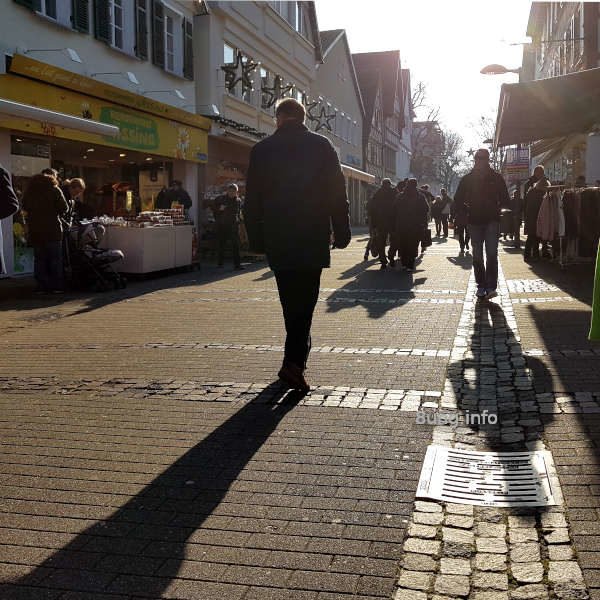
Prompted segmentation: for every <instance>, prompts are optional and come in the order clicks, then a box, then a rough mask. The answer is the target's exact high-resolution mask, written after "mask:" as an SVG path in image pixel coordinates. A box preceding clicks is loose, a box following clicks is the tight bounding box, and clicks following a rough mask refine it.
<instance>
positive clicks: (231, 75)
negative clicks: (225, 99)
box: [221, 50, 243, 92]
mask: <svg viewBox="0 0 600 600" xmlns="http://www.w3.org/2000/svg"><path fill="white" fill-rule="evenodd" d="M240 65H241V66H242V69H243V63H242V53H241V52H240V51H239V50H238V51H237V53H236V55H235V63H231V64H228V65H223V66H222V67H221V71H224V72H225V85H226V86H227V91H228V92H232V91H233V90H234V89H235V86H236V85H237V84H238V82H239V81H241V80H242V74H241V73H240ZM242 72H243V71H242Z"/></svg>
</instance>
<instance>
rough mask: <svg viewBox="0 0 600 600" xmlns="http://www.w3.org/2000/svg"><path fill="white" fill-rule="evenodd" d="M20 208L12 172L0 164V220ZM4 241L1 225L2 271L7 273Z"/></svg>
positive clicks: (0, 253)
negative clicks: (13, 184) (12, 180)
mask: <svg viewBox="0 0 600 600" xmlns="http://www.w3.org/2000/svg"><path fill="white" fill-rule="evenodd" d="M18 210H19V199H18V198H17V194H16V193H15V190H14V189H13V186H12V182H11V179H10V173H9V172H8V171H7V170H6V169H5V168H4V167H3V166H2V165H0V220H1V219H6V218H7V217H10V216H12V215H14V214H15V213H16V212H17V211H18ZM3 246H4V244H3V241H2V227H1V226H0V273H6V266H5V264H4V252H3Z"/></svg>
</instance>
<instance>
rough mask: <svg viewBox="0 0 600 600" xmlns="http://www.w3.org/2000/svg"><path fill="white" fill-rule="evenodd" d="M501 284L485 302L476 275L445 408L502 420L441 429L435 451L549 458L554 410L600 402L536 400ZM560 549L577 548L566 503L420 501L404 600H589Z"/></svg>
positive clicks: (407, 552)
mask: <svg viewBox="0 0 600 600" xmlns="http://www.w3.org/2000/svg"><path fill="white" fill-rule="evenodd" d="M498 283H499V286H498V292H499V306H497V307H494V306H493V305H489V304H488V303H486V302H476V301H474V300H472V298H473V297H474V294H475V291H476V286H475V281H474V276H473V274H471V277H470V279H469V283H468V286H467V293H466V296H465V300H464V306H463V313H462V315H461V318H460V324H459V327H458V330H457V336H456V339H455V347H454V348H453V351H452V358H453V361H454V362H452V363H451V364H450V365H449V367H448V376H447V379H446V383H445V386H444V392H443V394H442V397H441V402H440V406H441V407H444V408H446V409H453V410H459V411H471V412H479V413H481V411H482V410H484V409H485V410H488V411H490V412H491V413H494V412H495V413H496V414H497V417H498V424H497V425H494V426H490V424H488V425H486V426H485V427H479V426H477V427H475V426H473V425H469V426H468V427H458V428H456V427H455V428H451V427H448V425H445V424H437V425H435V426H434V428H433V443H434V444H438V445H444V446H450V447H453V448H461V449H472V450H483V451H486V450H495V451H498V450H503V451H510V450H520V451H523V450H544V449H545V445H544V442H543V440H542V432H543V421H542V418H541V417H542V414H544V412H546V411H545V408H552V409H554V407H555V406H561V405H565V406H569V407H571V408H574V405H576V404H577V402H579V407H584V406H585V407H590V408H593V409H594V410H593V411H592V412H595V411H596V410H598V411H600V405H599V403H598V399H599V397H600V394H594V393H582V392H580V393H579V394H577V393H574V394H565V393H561V394H558V393H551V394H536V393H535V389H534V385H533V377H532V374H531V372H530V370H529V369H528V367H527V363H526V361H525V356H527V355H528V354H527V352H524V351H523V350H522V348H521V347H520V344H519V341H518V340H519V339H520V337H519V333H518V327H517V322H516V319H515V315H514V312H513V302H512V301H511V298H510V293H509V287H508V285H507V282H506V279H505V278H504V274H503V271H502V267H501V265H499V282H498ZM513 289H515V288H514V286H513ZM533 355H537V354H535V353H534V354H533ZM500 388H502V389H503V393H502V394H498V393H497V390H498V389H500ZM573 412H575V411H573ZM561 495H562V494H561ZM507 542H508V543H507ZM558 544H560V545H561V547H562V545H564V544H569V546H570V547H572V545H573V539H572V536H571V535H570V534H569V524H568V522H567V519H566V512H565V507H564V505H560V506H553V507H543V508H532V507H523V508H517V507H515V508H510V509H502V508H496V507H483V506H473V505H470V504H454V503H448V502H444V501H431V500H427V501H423V500H415V503H414V510H413V513H412V516H411V519H410V524H409V529H408V534H407V537H406V538H405V541H404V546H403V556H402V559H401V564H400V566H401V568H400V575H399V578H398V582H397V589H396V593H395V595H394V599H395V600H404V599H405V598H410V597H412V596H414V597H418V598H419V599H420V600H428V599H433V598H439V597H441V596H443V597H446V596H452V597H455V596H460V597H469V598H472V597H473V598H476V597H479V595H481V594H482V593H483V592H485V593H486V594H487V595H489V596H490V598H491V597H494V598H495V597H496V596H497V597H498V598H504V599H508V596H509V594H510V597H511V598H513V597H516V596H515V595H514V594H517V593H518V594H521V595H519V597H520V598H521V597H522V598H535V599H537V598H546V599H547V598H549V597H550V594H552V598H561V599H562V598H577V599H581V600H585V599H588V598H589V592H588V589H587V586H586V584H585V581H584V578H583V573H582V571H581V568H580V566H579V564H578V562H577V560H576V559H572V555H571V554H569V557H568V558H570V560H564V561H557V560H556V554H555V549H556V548H557V546H558ZM415 594H420V595H415ZM487 595H486V597H487Z"/></svg>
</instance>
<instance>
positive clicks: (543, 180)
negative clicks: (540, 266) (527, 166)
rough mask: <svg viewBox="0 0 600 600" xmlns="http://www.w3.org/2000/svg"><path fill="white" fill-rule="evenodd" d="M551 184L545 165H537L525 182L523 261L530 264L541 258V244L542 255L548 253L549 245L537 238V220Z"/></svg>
mask: <svg viewBox="0 0 600 600" xmlns="http://www.w3.org/2000/svg"><path fill="white" fill-rule="evenodd" d="M549 184H550V182H549V180H548V178H547V177H546V170H545V168H544V165H537V166H536V167H535V169H534V170H533V174H532V175H531V177H530V178H529V179H528V180H527V181H526V182H525V200H524V208H523V212H524V214H525V235H526V236H527V239H526V240H525V249H524V251H523V260H524V261H525V262H529V261H531V260H538V259H539V258H540V242H541V243H542V253H547V252H548V249H547V245H546V244H544V242H542V240H540V239H539V238H538V236H537V220H538V214H539V212H540V208H541V206H542V200H543V199H544V194H545V192H546V190H545V189H544V188H545V187H546V186H547V185H549Z"/></svg>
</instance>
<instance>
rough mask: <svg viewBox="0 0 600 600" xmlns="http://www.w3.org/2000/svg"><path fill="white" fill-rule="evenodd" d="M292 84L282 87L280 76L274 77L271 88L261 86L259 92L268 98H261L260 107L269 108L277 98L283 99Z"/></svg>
mask: <svg viewBox="0 0 600 600" xmlns="http://www.w3.org/2000/svg"><path fill="white" fill-rule="evenodd" d="M293 87H294V85H293V84H291V83H290V84H288V85H283V79H282V77H281V76H280V75H276V76H275V80H274V81H273V87H268V86H266V85H265V86H263V87H262V88H261V92H262V93H263V95H264V96H267V97H268V98H266V99H265V98H263V103H262V107H263V108H271V106H273V104H275V102H277V100H279V98H283V97H284V96H285V95H287V94H289V93H290V91H291V90H292V88H293Z"/></svg>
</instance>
